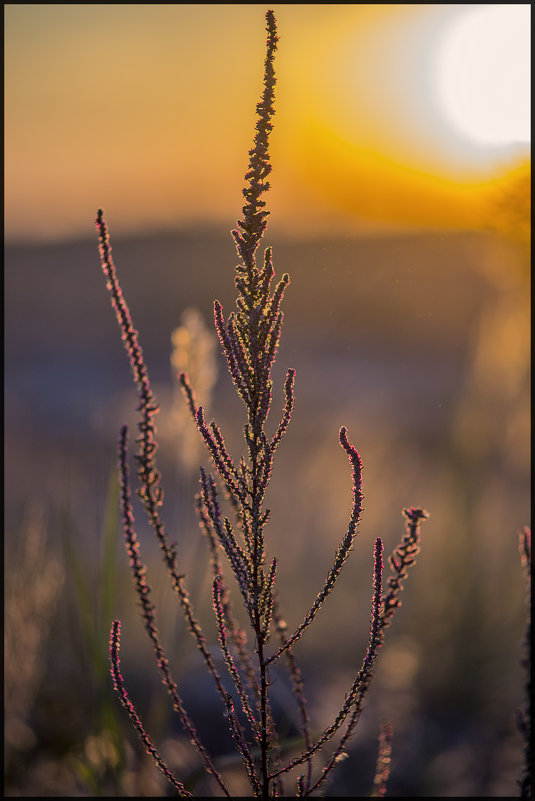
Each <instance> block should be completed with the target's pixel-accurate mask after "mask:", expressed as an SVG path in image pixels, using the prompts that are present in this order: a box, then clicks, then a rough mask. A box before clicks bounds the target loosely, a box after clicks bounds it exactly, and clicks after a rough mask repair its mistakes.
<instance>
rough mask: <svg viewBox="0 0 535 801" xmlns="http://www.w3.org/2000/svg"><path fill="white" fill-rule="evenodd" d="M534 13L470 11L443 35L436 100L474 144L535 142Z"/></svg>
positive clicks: (495, 7) (524, 9)
mask: <svg viewBox="0 0 535 801" xmlns="http://www.w3.org/2000/svg"><path fill="white" fill-rule="evenodd" d="M459 8H460V9H463V7H462V6H459ZM530 11H531V6H530V4H528V3H525V4H524V3H519V4H511V5H505V4H492V5H490V4H489V5H483V6H475V7H474V6H472V7H470V6H467V7H466V8H464V9H463V10H462V12H461V14H460V15H459V16H458V17H456V18H455V21H454V22H453V23H452V24H451V25H450V26H449V27H448V29H447V31H445V33H444V34H443V37H442V40H441V42H440V44H439V47H438V49H437V51H436V62H435V65H436V91H437V101H438V103H439V106H440V108H441V110H442V113H443V114H444V116H445V117H446V118H447V120H448V121H449V122H450V124H451V125H452V126H453V127H454V128H455V129H456V130H457V132H458V133H459V134H461V135H463V136H464V137H466V138H467V139H469V140H471V141H472V142H473V143H476V144H478V145H483V146H491V147H492V146H502V145H507V144H513V143H525V142H530V141H531V126H530V119H531V109H530V75H531V67H530V30H531V25H530Z"/></svg>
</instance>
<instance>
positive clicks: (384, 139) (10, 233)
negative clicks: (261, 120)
mask: <svg viewBox="0 0 535 801" xmlns="http://www.w3.org/2000/svg"><path fill="white" fill-rule="evenodd" d="M267 8H268V6H266V7H264V6H263V5H261V4H214V5H212V4H154V5H149V4H106V5H102V4H80V5H77V4H42V5H41V4H20V5H17V4H7V5H6V6H5V236H6V238H7V239H8V240H9V239H24V238H33V239H36V238H37V239H39V238H61V237H65V236H68V237H70V236H79V235H82V236H84V235H91V232H92V230H93V229H92V225H93V218H94V215H95V212H96V209H97V208H99V207H103V208H104V210H105V213H106V215H107V218H108V220H109V222H110V225H111V227H112V230H113V231H114V232H115V233H116V234H117V233H119V232H125V231H128V230H133V229H137V230H140V229H143V230H151V229H159V228H169V227H173V228H177V227H180V226H183V225H189V224H195V225H198V224H202V223H217V224H224V225H228V226H229V228H230V227H231V226H233V225H234V221H235V219H236V218H237V216H238V215H239V213H240V208H241V205H242V196H241V187H242V178H243V174H244V172H245V169H246V166H247V152H248V149H249V147H250V145H251V142H252V136H253V130H254V109H255V104H256V102H257V98H258V96H259V92H260V89H261V80H262V67H263V57H264V42H265V30H264V25H265V23H264V15H265V11H266V9H267ZM272 8H273V9H274V11H275V14H276V17H277V21H278V25H279V34H280V46H279V52H278V55H277V59H276V70H277V78H278V85H277V97H276V115H275V118H274V124H275V129H274V133H273V140H272V161H273V168H274V169H273V173H272V187H273V188H272V191H271V193H270V194H271V197H270V198H269V199H268V203H269V208H270V210H271V212H272V216H271V220H270V222H271V225H272V228H273V230H275V229H278V230H279V231H283V232H285V233H294V234H301V233H309V234H310V233H317V232H324V231H328V230H331V231H346V232H354V233H358V232H359V231H369V230H376V229H379V228H382V227H385V226H386V227H387V228H390V229H398V228H400V227H404V226H411V227H439V228H440V227H466V228H470V227H478V226H480V225H486V224H488V219H487V217H486V215H487V214H488V212H486V211H485V209H486V206H485V204H486V203H487V194H488V190H489V187H490V188H492V186H493V181H494V180H495V179H497V178H499V177H500V176H502V175H503V173H504V172H505V171H506V170H507V169H508V167H514V166H515V165H516V163H517V161H518V160H519V158H520V157H522V156H525V154H526V153H527V148H526V147H524V148H523V149H522V148H520V149H517V150H516V151H512V150H510V149H507V148H502V149H499V148H498V149H494V150H492V149H490V150H489V149H488V148H483V147H477V146H476V145H474V144H470V143H469V142H467V141H464V140H463V139H462V137H460V136H459V135H458V134H456V133H455V132H454V131H453V130H452V129H451V126H449V125H448V123H447V121H446V120H445V119H444V117H443V116H441V113H440V110H439V109H437V107H436V102H435V98H434V95H433V85H432V82H431V70H430V67H429V64H430V63H431V62H430V56H431V55H432V52H433V48H434V47H435V46H436V43H437V41H438V38H439V36H440V33H441V30H442V29H443V26H444V25H445V24H447V22H448V20H449V19H450V18H451V15H452V14H454V13H458V9H459V8H461V6H459V4H340V5H338V4H310V5H309V4H275V5H273V6H272Z"/></svg>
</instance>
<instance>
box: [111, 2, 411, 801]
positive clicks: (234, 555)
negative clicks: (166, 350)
mask: <svg viewBox="0 0 535 801" xmlns="http://www.w3.org/2000/svg"><path fill="white" fill-rule="evenodd" d="M266 19H267V54H266V59H265V71H264V89H263V94H262V97H261V100H260V102H259V103H258V105H257V124H256V134H255V137H254V144H253V148H252V149H251V150H250V151H249V156H250V161H249V169H248V171H247V173H246V175H245V181H246V186H245V188H244V190H243V195H244V197H245V201H246V203H245V205H244V207H243V210H242V211H243V216H242V219H240V220H239V221H238V228H237V229H236V230H234V231H233V232H232V235H233V237H234V240H235V243H236V249H237V252H238V256H239V259H240V263H239V264H238V266H237V267H236V275H235V286H236V289H237V291H238V297H237V299H236V306H237V309H236V311H234V312H232V313H231V314H230V316H229V317H228V318H227V319H225V316H224V313H223V308H222V306H221V304H220V303H219V301H217V300H216V301H215V303H214V318H215V327H216V330H217V334H218V336H219V340H220V343H221V347H222V350H223V353H224V354H225V356H226V359H227V363H228V368H229V372H230V375H231V378H232V381H233V383H234V386H235V389H236V391H237V393H238V395H239V397H240V398H241V400H242V402H243V404H244V407H245V412H246V416H247V422H246V423H245V426H244V429H243V434H244V441H245V455H242V456H241V457H240V458H239V459H238V460H236V459H234V458H233V457H232V456H231V454H230V452H229V450H228V448H227V445H226V444H225V440H224V437H223V434H222V432H221V430H220V428H219V426H218V425H217V423H216V422H215V421H211V422H207V421H206V419H205V416H204V411H203V408H202V406H200V405H197V402H196V399H195V392H194V388H193V387H192V386H191V384H190V381H189V379H188V376H187V374H185V373H182V374H181V375H180V383H181V386H182V389H183V393H184V397H185V401H186V403H187V405H188V407H189V410H190V412H191V415H192V417H193V420H194V422H195V424H196V426H197V428H198V431H199V433H200V436H201V437H202V439H203V440H204V443H205V444H206V447H207V450H208V453H209V455H210V457H211V460H212V463H213V467H214V468H215V472H216V473H217V476H218V481H217V480H216V476H215V475H214V474H213V473H211V472H208V471H207V470H206V469H205V468H204V467H201V468H200V492H199V495H198V498H197V504H198V515H199V521H200V525H201V527H202V530H203V531H204V533H205V535H206V538H207V541H208V544H209V548H210V555H211V570H212V573H213V609H214V613H215V620H216V626H217V633H218V639H219V647H220V651H221V655H222V657H223V660H224V664H225V667H226V669H227V671H228V674H229V676H230V678H231V680H232V684H233V688H234V689H233V692H232V693H229V692H228V690H227V689H226V684H225V682H224V680H223V678H222V676H221V674H220V672H219V669H218V666H217V664H216V661H215V659H214V656H213V650H212V648H211V646H210V645H209V643H208V642H207V640H206V637H205V634H204V630H203V627H202V625H201V622H200V621H199V619H198V618H197V616H196V613H195V610H194V609H193V606H192V603H191V600H190V594H189V592H188V589H187V586H186V577H185V576H184V575H183V574H182V573H181V570H180V563H179V558H178V554H177V547H176V544H174V543H172V542H171V541H170V539H169V536H168V532H167V530H166V526H165V524H164V521H163V518H162V516H161V507H162V503H163V491H162V487H161V485H160V474H159V471H158V468H157V466H156V451H157V440H156V429H155V424H154V417H155V415H156V414H157V412H158V405H157V403H156V401H155V398H154V396H153V393H152V390H151V386H150V382H149V377H148V372H147V368H146V365H145V362H144V357H143V352H142V349H141V347H140V344H139V340H138V333H137V331H136V329H135V328H134V326H133V323H132V320H131V317H130V312H129V309H128V306H127V303H126V301H125V298H124V296H123V293H122V291H121V287H120V285H119V281H118V278H117V274H116V270H115V266H114V263H113V260H112V255H111V246H110V242H109V235H108V228H107V224H106V222H105V220H104V217H103V213H102V211H99V212H98V216H97V221H96V222H97V228H98V232H99V239H100V255H101V262H102V268H103V270H104V273H105V275H106V278H107V286H108V289H109V291H110V294H111V300H112V304H113V307H114V310H115V313H116V316H117V319H118V322H119V326H120V329H121V334H122V338H123V341H124V344H125V348H126V350H127V353H128V356H129V359H130V364H131V368H132V371H133V376H134V380H135V383H136V386H137V389H138V395H139V406H138V411H139V418H140V419H139V424H138V428H139V435H138V437H137V440H136V443H137V452H136V457H135V458H136V462H137V477H138V490H137V493H138V495H139V498H140V499H141V501H142V504H143V506H144V509H145V512H146V515H147V518H148V520H149V522H150V524H151V526H152V528H153V530H154V533H155V536H156V538H157V541H158V544H159V547H160V550H161V554H162V558H163V560H164V562H165V565H166V567H167V572H168V575H169V579H170V582H171V584H172V587H173V589H174V591H175V592H176V594H177V596H178V601H179V603H180V605H181V607H182V611H183V613H184V616H185V619H186V621H187V626H188V628H189V631H190V632H191V635H192V636H193V638H194V640H195V641H196V644H197V647H198V649H199V651H200V653H201V654H202V657H203V661H204V664H205V667H206V670H207V671H208V674H209V675H210V676H211V677H212V680H213V683H214V685H215V687H216V689H217V691H218V693H219V696H220V702H221V704H220V713H221V714H223V715H225V716H226V719H227V722H228V727H229V731H230V733H231V735H232V738H233V740H234V743H235V746H236V749H237V751H238V752H239V754H240V757H241V760H242V763H243V766H244V769H245V771H246V774H247V777H248V781H249V784H250V788H251V792H252V794H253V795H254V796H255V797H260V798H271V797H276V796H281V795H285V793H286V790H285V786H284V781H285V779H287V774H289V773H290V772H293V773H294V780H295V786H296V794H297V795H298V796H308V795H311V794H313V793H315V792H316V791H318V790H320V788H321V787H322V786H323V785H324V783H325V781H326V780H327V778H328V777H329V776H330V774H331V771H332V770H333V769H334V768H335V766H336V765H337V764H338V763H339V762H340V761H341V760H342V759H343V758H344V756H345V749H346V747H347V744H348V742H349V739H350V737H351V736H352V734H353V733H354V731H355V729H356V726H357V724H358V722H359V719H360V716H361V712H362V709H363V704H364V701H365V697H366V693H367V691H368V688H369V686H370V681H371V679H372V676H373V667H374V663H375V660H376V658H377V655H378V652H379V650H380V648H381V646H382V644H383V638H384V635H385V631H386V629H387V627H388V626H389V625H390V623H391V619H392V615H393V614H394V612H395V610H396V609H397V608H398V607H399V605H400V603H401V601H400V597H399V596H400V593H401V591H402V590H403V582H404V580H405V579H406V577H407V569H408V568H409V567H410V566H411V565H412V564H413V563H414V561H415V558H416V555H417V554H418V552H419V549H420V524H421V521H422V520H424V519H425V518H426V517H427V513H426V512H425V511H424V510H423V509H419V508H409V509H405V510H404V514H405V517H406V523H407V526H406V533H405V535H404V536H403V539H402V541H401V543H400V545H399V546H398V547H397V548H396V550H395V551H394V553H393V555H392V556H391V557H390V567H391V576H390V577H389V578H388V581H387V582H386V583H385V586H383V585H384V581H383V543H382V541H381V539H379V538H377V539H376V540H375V543H374V552H373V570H372V584H373V591H372V601H371V626H370V634H369V640H368V646H367V649H366V652H365V655H364V657H363V660H362V664H361V667H360V670H359V671H358V673H357V675H356V677H355V680H354V682H353V684H352V685H351V687H350V688H349V690H348V691H347V693H346V695H345V699H344V701H343V703H342V704H341V706H340V709H339V711H338V714H337V715H336V716H335V719H334V720H333V721H332V723H330V724H329V725H328V726H326V727H325V729H324V730H323V731H322V732H321V733H319V734H314V733H313V732H312V731H311V726H310V717H309V713H308V708H307V701H306V697H305V692H304V686H303V680H302V676H301V672H300V670H299V667H298V664H297V661H296V657H295V653H294V645H295V643H296V642H297V641H298V640H299V639H300V638H301V637H302V636H303V635H304V634H305V632H306V631H307V630H308V629H309V627H310V626H311V625H312V623H313V622H314V619H315V617H316V615H317V613H318V611H319V610H320V608H321V607H322V606H323V605H324V603H325V602H326V600H327V597H328V596H329V594H330V593H331V592H332V590H333V588H334V585H335V583H336V580H337V578H338V576H339V575H340V572H341V570H342V568H343V567H344V564H345V563H346V561H347V559H348V557H349V555H350V553H351V551H352V550H353V547H354V545H355V539H356V536H357V529H358V525H359V522H360V518H361V513H362V500H363V493H362V463H361V459H360V456H359V453H358V452H357V450H356V448H355V447H354V446H353V445H352V443H351V442H350V439H349V436H348V432H347V430H346V428H345V427H344V426H342V428H341V429H340V432H339V441H340V445H341V447H342V448H343V449H344V450H345V452H346V454H347V456H348V459H349V462H350V465H351V470H352V482H353V501H352V509H351V513H350V517H349V524H348V528H347V532H346V534H345V536H344V537H343V539H342V540H341V542H340V545H339V547H338V549H337V551H336V554H335V556H334V560H333V564H332V566H331V568H330V569H329V571H328V572H327V576H326V579H325V581H324V584H323V586H322V587H321V589H320V591H319V592H318V594H317V596H316V599H315V600H314V601H313V603H312V604H311V605H310V608H309V610H308V612H307V613H306V614H305V615H304V618H303V621H302V623H301V624H300V625H299V626H297V628H296V629H295V631H293V632H291V633H290V632H288V630H287V624H286V623H285V621H284V618H283V616H282V613H281V610H280V606H279V599H278V591H277V558H276V557H272V558H271V559H268V555H267V544H266V539H265V529H266V527H267V524H268V522H269V518H270V510H269V508H267V507H266V506H265V498H266V490H267V488H268V484H269V481H270V477H271V472H272V469H273V465H274V459H275V455H276V452H277V448H278V446H279V444H280V442H281V440H282V438H283V437H284V435H285V433H286V431H287V428H288V425H289V423H290V419H291V415H292V410H293V405H294V381H295V371H294V370H293V369H289V370H288V371H287V375H286V381H285V384H284V393H285V404H284V408H283V409H282V412H281V415H280V418H279V422H278V424H277V426H276V428H275V433H274V434H273V435H272V436H269V435H268V433H267V432H266V422H267V419H268V415H269V412H270V406H271V399H272V380H271V369H272V365H273V362H274V359H275V357H276V354H277V349H278V344H279V337H280V333H281V326H282V319H283V313H282V311H281V304H282V301H283V296H284V293H285V290H286V288H287V286H288V284H289V281H290V279H289V276H288V275H287V274H285V275H283V276H282V278H281V279H280V280H279V281H278V283H277V284H276V286H275V288H274V289H272V280H273V277H274V269H273V264H272V253H271V249H270V248H269V247H268V248H267V249H266V250H265V253H264V259H263V262H262V264H261V265H260V266H259V265H258V264H257V259H256V251H257V249H258V246H259V243H260V240H261V238H262V236H263V234H264V231H265V229H266V224H267V216H268V213H269V212H268V211H267V210H266V208H265V206H266V203H265V201H264V200H262V199H261V198H262V195H263V194H264V193H265V192H266V191H267V190H268V189H269V186H270V185H269V181H268V180H267V178H268V176H269V173H270V172H271V165H270V161H269V135H270V132H271V129H272V125H271V117H272V115H273V113H274V108H273V103H274V89H275V72H274V67H273V63H274V56H275V51H276V49H277V41H278V37H277V29H276V23H275V17H274V15H273V12H272V11H268V13H267V15H266ZM119 472H120V487H121V514H122V520H123V528H124V534H125V541H126V548H127V552H128V556H129V559H130V565H131V569H132V574H133V578H134V582H135V587H136V591H137V595H138V599H139V604H140V607H141V614H142V618H143V621H144V625H145V628H146V631H147V634H148V636H149V638H150V641H151V643H152V647H153V649H154V653H155V656H156V661H157V665H158V668H159V671H160V673H161V677H162V681H163V683H164V685H165V686H166V688H167V691H168V693H169V696H170V698H171V702H172V705H173V708H174V710H175V711H176V713H177V714H178V716H179V718H180V721H181V723H182V726H183V727H184V729H185V731H186V732H187V734H188V736H189V738H190V740H191V743H192V745H193V746H194V748H196V750H197V752H198V754H199V756H200V758H201V760H202V764H203V765H204V768H205V770H206V772H207V774H209V775H210V776H211V777H212V779H213V783H214V789H216V786H217V787H218V788H219V791H221V792H222V793H223V794H224V795H226V796H228V797H230V790H229V787H228V784H227V782H226V779H225V775H224V773H223V771H222V770H220V769H219V767H218V765H217V764H216V762H215V761H214V760H213V759H212V757H211V756H210V754H209V753H208V751H207V749H206V748H205V746H204V744H203V742H202V741H201V738H200V735H199V734H198V731H197V728H196V726H195V723H194V721H193V720H192V719H191V718H190V715H189V714H188V712H187V701H186V699H183V697H182V694H181V688H180V687H179V685H178V683H177V681H176V680H175V679H174V678H173V677H172V674H171V668H170V665H169V661H168V658H167V656H166V654H165V651H164V648H163V645H162V643H161V641H160V636H159V633H158V627H157V622H156V609H155V606H154V604H153V601H152V595H151V588H150V586H149V584H148V582H147V580H146V568H145V566H144V564H143V562H142V560H141V556H140V546H139V542H138V539H137V536H136V532H135V521H134V513H133V508H132V501H131V497H130V475H129V456H128V429H127V427H126V426H123V428H122V429H121V434H120V440H119ZM222 490H223V491H224V493H225V498H224V499H223V498H222V497H221V495H222ZM224 561H226V563H227V571H228V568H230V572H231V573H232V575H233V576H234V579H235V582H236V584H237V588H238V590H239V593H240V595H241V603H242V605H243V609H244V611H245V616H246V620H247V623H248V626H249V628H250V631H251V632H252V638H253V643H252V645H251V646H248V645H247V635H246V631H245V629H244V627H243V626H242V624H241V623H240V622H239V620H238V615H237V614H235V612H234V609H233V599H232V596H231V592H230V586H229V582H228V578H227V575H226V572H225V568H224ZM273 643H275V644H273ZM110 645H111V647H110V651H111V670H112V676H113V681H114V685H115V688H116V690H117V692H118V694H119V696H120V699H121V701H122V703H123V705H124V706H125V708H126V709H127V711H128V714H129V715H130V717H131V719H132V722H133V723H134V726H135V728H136V730H137V732H138V734H139V736H140V738H141V740H142V742H143V744H144V746H145V749H146V751H147V753H148V754H150V756H151V758H152V759H153V760H154V762H155V764H156V765H157V766H158V768H159V769H160V770H161V771H162V772H163V773H164V775H165V776H166V777H167V778H168V779H169V781H170V782H171V784H172V785H173V787H174V788H175V790H176V791H177V792H178V793H179V795H181V796H191V795H192V790H193V787H188V786H186V783H185V781H184V780H181V779H179V778H177V777H176V776H175V775H174V774H173V772H172V770H171V769H170V768H169V767H168V766H167V765H166V763H165V761H164V760H163V758H162V757H161V755H160V754H159V752H158V750H157V748H156V747H155V746H154V745H153V743H152V742H151V740H150V738H149V736H148V734H147V732H146V730H145V727H144V725H143V723H142V721H141V720H140V718H139V716H138V714H137V712H136V710H135V707H134V704H133V702H132V701H131V699H130V697H129V695H128V691H127V689H126V686H125V682H124V680H123V677H122V675H121V671H120V658H119V645H120V622H119V621H118V620H116V621H114V622H113V625H112V629H111V638H110ZM283 657H284V661H285V662H286V664H287V669H288V671H289V676H290V679H291V684H292V686H293V690H294V695H295V698H296V702H297V708H298V710H299V727H300V731H301V740H300V744H299V745H298V746H297V747H296V745H295V744H293V746H292V744H289V743H287V742H285V741H284V739H281V735H280V733H279V732H278V731H277V726H276V723H275V716H274V714H273V709H272V704H271V700H270V692H269V687H270V675H269V671H270V666H272V665H274V663H276V662H279V661H281V660H283ZM337 734H338V735H340V736H339V739H338V742H337V744H336V746H334V747H329V748H327V746H328V744H329V743H330V741H331V740H332V739H333V738H334V737H335V735H337ZM391 739H392V730H391V727H390V725H389V724H388V723H385V724H383V727H382V731H381V734H380V737H379V755H378V760H377V775H376V779H375V782H374V785H373V790H372V794H373V795H384V794H385V792H386V782H387V779H388V772H389V764H390V748H391ZM292 747H293V750H294V751H295V750H299V751H300V753H297V755H295V756H293V757H292V758H290V759H288V758H287V756H286V754H287V752H288V751H289V750H290V749H291V748H292ZM321 759H322V760H323V761H322V762H321V763H320V764H318V761H319V760H321Z"/></svg>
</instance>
